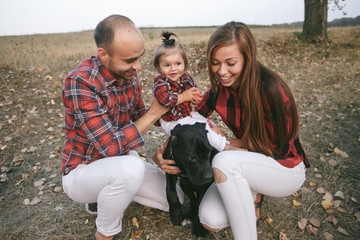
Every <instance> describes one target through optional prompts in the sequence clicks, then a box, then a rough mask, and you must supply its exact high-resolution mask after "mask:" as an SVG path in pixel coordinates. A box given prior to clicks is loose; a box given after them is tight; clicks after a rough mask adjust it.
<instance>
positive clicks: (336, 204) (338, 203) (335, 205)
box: [334, 200, 341, 208]
mask: <svg viewBox="0 0 360 240" xmlns="http://www.w3.org/2000/svg"><path fill="white" fill-rule="evenodd" d="M340 205H341V201H340V200H335V201H334V208H338V207H340Z"/></svg>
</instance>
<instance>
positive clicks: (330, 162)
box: [329, 159, 338, 167]
mask: <svg viewBox="0 0 360 240" xmlns="http://www.w3.org/2000/svg"><path fill="white" fill-rule="evenodd" d="M329 164H330V165H331V166H332V167H336V166H337V165H338V162H337V161H336V160H334V159H330V160H329Z"/></svg>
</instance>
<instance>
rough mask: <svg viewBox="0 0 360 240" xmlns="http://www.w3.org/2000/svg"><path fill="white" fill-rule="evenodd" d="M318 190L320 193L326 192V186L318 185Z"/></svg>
mask: <svg viewBox="0 0 360 240" xmlns="http://www.w3.org/2000/svg"><path fill="white" fill-rule="evenodd" d="M316 191H317V192H318V193H320V194H324V193H325V188H323V187H318V188H317V189H316Z"/></svg>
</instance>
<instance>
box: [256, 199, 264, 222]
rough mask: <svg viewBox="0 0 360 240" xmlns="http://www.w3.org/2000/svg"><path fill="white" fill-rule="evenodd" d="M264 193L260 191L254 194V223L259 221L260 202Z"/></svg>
mask: <svg viewBox="0 0 360 240" xmlns="http://www.w3.org/2000/svg"><path fill="white" fill-rule="evenodd" d="M263 197H264V195H262V194H261V193H258V194H256V199H255V201H254V205H255V215H256V225H258V223H259V221H260V218H261V216H260V210H261V203H262V200H263Z"/></svg>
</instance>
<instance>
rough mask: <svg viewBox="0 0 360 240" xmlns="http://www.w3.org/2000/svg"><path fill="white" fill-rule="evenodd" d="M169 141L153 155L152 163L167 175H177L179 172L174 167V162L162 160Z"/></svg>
mask: <svg viewBox="0 0 360 240" xmlns="http://www.w3.org/2000/svg"><path fill="white" fill-rule="evenodd" d="M168 142H169V140H166V141H165V142H164V143H163V144H162V145H161V146H160V148H159V149H158V150H156V152H155V153H154V154H153V161H154V162H155V164H156V165H158V167H159V168H160V169H161V170H162V171H163V172H165V173H168V174H178V173H180V172H181V170H180V169H179V168H178V167H177V166H176V165H175V161H174V160H166V159H164V158H163V154H164V152H165V148H166V146H167V144H168Z"/></svg>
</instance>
